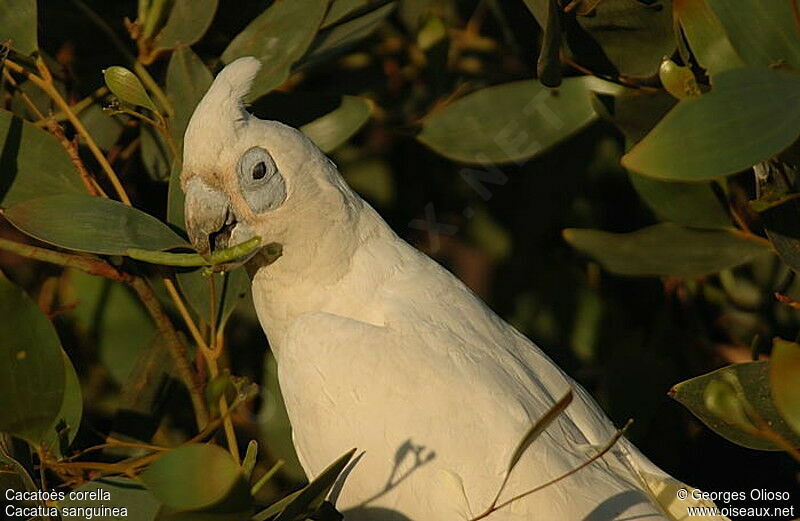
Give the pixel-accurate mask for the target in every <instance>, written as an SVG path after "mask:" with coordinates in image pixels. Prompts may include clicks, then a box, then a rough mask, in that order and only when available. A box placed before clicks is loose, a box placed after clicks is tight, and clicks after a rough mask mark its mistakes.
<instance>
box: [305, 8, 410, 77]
mask: <svg viewBox="0 0 800 521" xmlns="http://www.w3.org/2000/svg"><path fill="white" fill-rule="evenodd" d="M395 7H397V2H393V1H390V0H379V1H377V2H373V3H372V4H370V5H368V6H367V8H368V10H366V11H365V12H364V14H362V15H361V16H358V17H354V18H350V17H349V16H348V17H345V18H344V19H343V20H340V21H339V22H337V23H334V24H332V25H330V26H328V27H326V28H325V29H323V30H321V31H320V32H319V34H318V35H317V37H316V38H315V39H314V42H313V43H312V44H311V46H310V48H309V52H308V56H306V57H305V58H304V59H303V60H302V62H301V63H300V64H299V65H298V68H299V67H305V66H308V65H311V64H313V63H320V62H324V61H327V60H328V59H329V58H331V57H333V56H335V55H338V54H340V53H341V52H343V51H346V50H347V49H349V48H350V47H351V46H352V45H354V44H356V43H358V42H359V41H361V40H363V39H364V38H366V37H367V36H369V35H370V34H372V33H373V32H374V31H375V30H376V29H377V28H378V27H380V25H381V24H382V23H383V21H384V20H385V19H386V18H387V17H388V16H389V15H390V14H392V12H393V11H394V9H395Z"/></svg>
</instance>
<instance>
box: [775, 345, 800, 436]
mask: <svg viewBox="0 0 800 521" xmlns="http://www.w3.org/2000/svg"><path fill="white" fill-rule="evenodd" d="M769 378H770V387H771V389H772V399H773V401H774V402H775V406H776V407H777V408H778V411H780V414H781V416H782V417H783V419H784V420H785V421H786V423H787V424H789V426H790V427H791V428H792V429H793V430H794V432H795V434H797V435H798V436H800V385H798V384H800V344H796V343H794V342H787V341H786V340H782V339H780V338H776V339H775V340H774V342H773V344H772V358H771V359H770V372H769Z"/></svg>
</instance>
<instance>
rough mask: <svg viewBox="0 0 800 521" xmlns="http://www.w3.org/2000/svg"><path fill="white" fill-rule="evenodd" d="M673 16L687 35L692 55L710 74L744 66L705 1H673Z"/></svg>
mask: <svg viewBox="0 0 800 521" xmlns="http://www.w3.org/2000/svg"><path fill="white" fill-rule="evenodd" d="M675 17H676V19H677V21H678V22H679V23H680V26H681V29H682V30H683V34H684V35H686V40H687V41H688V42H689V46H690V48H691V51H692V54H693V55H694V56H695V58H697V61H698V62H699V64H700V65H701V66H702V67H705V69H706V70H707V71H708V72H709V73H710V74H711V75H716V74H718V73H720V72H722V71H724V70H727V69H735V68H738V67H743V66H744V61H743V60H742V58H741V57H740V56H739V54H738V53H737V52H736V50H735V49H734V48H733V45H732V44H731V41H730V39H729V36H728V34H727V33H726V32H725V29H724V28H723V27H722V23H720V21H719V18H717V17H716V15H715V14H714V12H713V11H712V10H711V9H710V8H709V6H708V3H707V2H706V0H694V1H680V2H675Z"/></svg>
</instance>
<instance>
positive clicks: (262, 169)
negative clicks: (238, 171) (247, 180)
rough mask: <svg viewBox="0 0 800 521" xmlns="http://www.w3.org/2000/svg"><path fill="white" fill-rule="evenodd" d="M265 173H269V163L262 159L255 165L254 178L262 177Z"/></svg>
mask: <svg viewBox="0 0 800 521" xmlns="http://www.w3.org/2000/svg"><path fill="white" fill-rule="evenodd" d="M265 175H267V164H266V163H264V162H263V161H260V162H259V163H258V164H257V165H256V166H254V167H253V179H262V178H263V177H264V176H265Z"/></svg>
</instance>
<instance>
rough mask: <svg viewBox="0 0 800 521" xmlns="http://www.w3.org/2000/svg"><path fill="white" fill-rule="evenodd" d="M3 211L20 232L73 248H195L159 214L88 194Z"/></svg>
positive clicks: (94, 250) (113, 250) (111, 251)
mask: <svg viewBox="0 0 800 521" xmlns="http://www.w3.org/2000/svg"><path fill="white" fill-rule="evenodd" d="M3 215H4V216H5V217H6V218H7V219H8V220H9V221H10V222H11V223H12V224H13V225H14V226H16V227H17V228H18V229H19V230H20V231H22V232H24V233H26V234H28V235H30V236H32V237H35V238H37V239H39V240H41V241H44V242H48V243H50V244H54V245H56V246H59V247H61V248H66V249H68V250H75V251H84V252H90V253H101V254H106V255H125V252H126V251H127V250H129V249H131V248H140V249H144V250H166V249H170V248H177V247H186V248H190V246H189V244H188V243H187V242H186V241H184V240H183V239H181V238H180V237H179V236H178V235H177V234H176V233H175V232H173V231H172V230H171V229H170V228H169V227H168V226H167V225H165V224H164V223H162V222H161V221H159V220H158V219H156V218H155V217H153V216H151V215H148V214H146V213H144V212H142V211H140V210H137V209H136V208H131V207H130V206H125V205H124V204H122V203H118V202H116V201H111V200H109V199H101V198H99V197H91V196H88V195H77V194H75V195H72V194H70V195H51V196H47V197H40V198H38V199H31V200H29V201H25V202H23V203H19V204H16V205H14V206H12V207H11V208H8V209H7V210H5V211H4V212H3Z"/></svg>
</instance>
